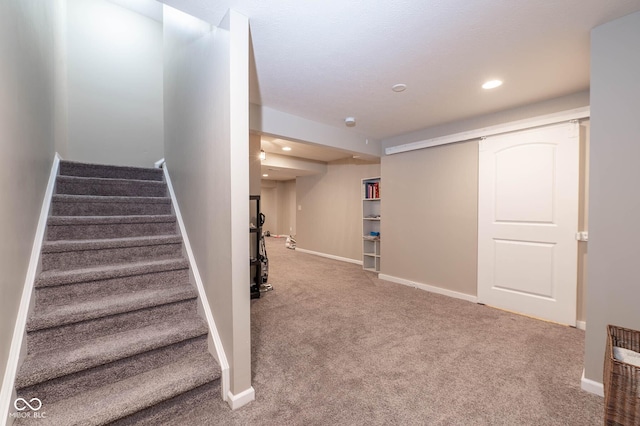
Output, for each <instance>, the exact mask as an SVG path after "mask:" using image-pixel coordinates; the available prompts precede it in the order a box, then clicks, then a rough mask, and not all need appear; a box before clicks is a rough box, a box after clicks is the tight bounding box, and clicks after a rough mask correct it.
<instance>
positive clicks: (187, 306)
mask: <svg viewBox="0 0 640 426" xmlns="http://www.w3.org/2000/svg"><path fill="white" fill-rule="evenodd" d="M197 308H198V304H197V302H196V300H195V299H187V300H182V301H178V302H173V303H167V304H164V305H159V306H153V307H148V308H143V309H138V310H135V311H129V312H123V313H119V314H113V315H108V316H105V317H101V318H96V319H91V320H86V321H78V322H75V323H70V324H64V325H60V326H56V327H49V328H43V329H39V330H34V331H29V332H27V353H28V354H31V353H37V352H39V351H43V350H47V349H58V348H64V347H65V346H67V345H73V344H74V342H84V341H86V340H89V339H94V338H101V337H105V336H109V335H113V334H116V333H121V332H123V331H129V330H134V329H136V328H140V327H145V326H147V325H153V324H155V323H158V322H162V321H164V320H165V319H166V318H171V317H173V316H176V317H180V318H182V317H187V316H189V313H190V312H195V311H196V310H197Z"/></svg>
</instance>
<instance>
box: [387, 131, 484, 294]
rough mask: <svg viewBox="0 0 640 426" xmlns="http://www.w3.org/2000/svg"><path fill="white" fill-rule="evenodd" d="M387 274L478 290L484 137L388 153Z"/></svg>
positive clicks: (468, 291)
mask: <svg viewBox="0 0 640 426" xmlns="http://www.w3.org/2000/svg"><path fill="white" fill-rule="evenodd" d="M382 187H383V188H384V194H383V195H382V212H381V231H380V234H381V245H380V248H381V270H380V272H381V273H382V274H386V275H390V276H393V277H397V278H402V279H406V280H410V281H413V282H417V283H420V284H428V285H432V286H435V287H441V288H445V289H448V290H453V291H456V292H459V293H464V294H469V295H474V296H475V295H476V293H477V291H476V290H477V268H478V261H477V257H478V142H477V141H471V142H462V143H456V144H451V145H443V146H439V147H435V148H429V149H422V150H418V151H412V152H407V153H402V154H396V155H389V156H385V157H383V158H382Z"/></svg>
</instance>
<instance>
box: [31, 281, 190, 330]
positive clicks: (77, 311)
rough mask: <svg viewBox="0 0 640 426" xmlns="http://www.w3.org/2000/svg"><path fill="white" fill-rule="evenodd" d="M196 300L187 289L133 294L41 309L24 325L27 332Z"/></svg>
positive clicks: (147, 291)
mask: <svg viewBox="0 0 640 426" xmlns="http://www.w3.org/2000/svg"><path fill="white" fill-rule="evenodd" d="M196 297H198V293H197V292H196V290H195V289H194V288H193V287H192V286H190V285H181V286H178V287H173V288H163V289H159V290H145V291H136V292H132V293H125V294H118V295H114V296H110V297H100V298H97V299H93V300H86V301H81V302H77V303H73V304H66V305H62V306H47V307H41V308H40V309H38V311H37V312H35V313H34V314H33V315H32V316H31V317H30V318H29V320H28V321H27V332H30V331H36V330H42V329H45V328H51V327H57V326H61V325H66V324H72V323H76V322H81V321H88V320H92V319H97V318H103V317H107V316H110V315H117V314H121V313H124V312H131V311H137V310H139V309H145V308H150V307H153V306H160V305H166V304H168V303H174V302H179V301H182V300H188V299H195V298H196Z"/></svg>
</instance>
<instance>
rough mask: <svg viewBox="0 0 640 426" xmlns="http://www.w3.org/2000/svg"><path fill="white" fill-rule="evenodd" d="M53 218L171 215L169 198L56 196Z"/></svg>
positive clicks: (52, 211) (53, 201)
mask: <svg viewBox="0 0 640 426" xmlns="http://www.w3.org/2000/svg"><path fill="white" fill-rule="evenodd" d="M51 214H52V215H53V216H124V215H167V214H171V199H170V198H168V197H94V196H83V195H54V196H53V199H52V202H51Z"/></svg>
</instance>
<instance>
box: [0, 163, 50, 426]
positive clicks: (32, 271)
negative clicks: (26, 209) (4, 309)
mask: <svg viewBox="0 0 640 426" xmlns="http://www.w3.org/2000/svg"><path fill="white" fill-rule="evenodd" d="M59 167H60V156H59V155H58V153H56V154H55V156H54V157H53V164H52V166H51V172H50V173H49V182H48V183H47V189H46V190H45V193H44V198H43V200H42V207H41V208H40V217H39V218H38V226H37V228H36V234H35V236H34V237H33V246H32V248H31V258H30V259H29V267H28V269H27V275H26V276H25V279H24V286H23V289H22V298H21V299H20V306H19V307H18V316H17V318H16V325H15V327H14V328H13V338H12V339H11V349H9V358H8V359H7V368H6V369H5V371H4V379H3V380H2V389H1V390H0V416H2V417H1V419H0V424H2V425H6V424H7V419H8V418H9V409H10V407H11V400H12V399H13V398H12V396H13V393H14V389H13V383H14V382H15V380H16V374H17V373H18V366H19V365H20V361H21V358H22V356H21V355H22V352H23V351H22V342H23V340H24V338H25V329H26V326H27V318H28V316H29V308H30V306H31V295H32V294H33V284H34V281H35V279H36V273H37V272H38V264H39V262H40V252H41V250H42V241H43V240H44V232H45V230H46V227H47V217H48V216H49V209H50V208H51V198H52V196H53V190H54V188H55V184H56V176H57V175H58V168H59Z"/></svg>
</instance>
